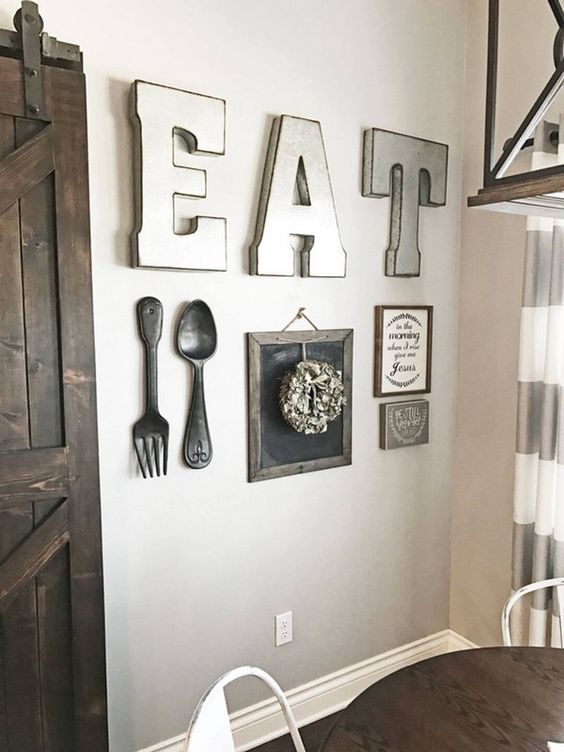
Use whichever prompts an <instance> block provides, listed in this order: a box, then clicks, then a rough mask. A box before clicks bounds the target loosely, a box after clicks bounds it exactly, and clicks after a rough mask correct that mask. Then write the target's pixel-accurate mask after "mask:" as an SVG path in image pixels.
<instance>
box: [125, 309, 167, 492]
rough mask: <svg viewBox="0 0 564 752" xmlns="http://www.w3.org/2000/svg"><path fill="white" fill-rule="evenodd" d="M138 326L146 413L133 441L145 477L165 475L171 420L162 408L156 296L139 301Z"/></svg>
mask: <svg viewBox="0 0 564 752" xmlns="http://www.w3.org/2000/svg"><path fill="white" fill-rule="evenodd" d="M137 315H138V318H139V330H140V332H141V338H142V339H143V342H144V343H145V349H146V356H147V357H146V374H145V379H146V380H145V384H146V394H147V396H146V402H145V414H144V415H143V417H142V418H141V419H140V420H138V421H137V423H136V424H135V425H134V426H133V443H134V445H135V452H136V454H137V459H138V461H139V467H140V468H141V472H142V473H143V477H144V478H146V477H147V473H148V474H149V475H150V476H151V478H152V477H153V476H154V475H155V474H156V475H160V474H161V457H162V468H163V475H166V468H167V462H168V422H167V421H166V420H165V419H164V418H163V416H162V415H161V414H160V412H159V404H158V380H157V345H158V344H159V340H160V338H161V334H162V331H163V306H162V303H161V301H160V300H157V298H142V299H141V300H140V301H139V303H138V304H137Z"/></svg>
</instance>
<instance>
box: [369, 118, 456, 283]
mask: <svg viewBox="0 0 564 752" xmlns="http://www.w3.org/2000/svg"><path fill="white" fill-rule="evenodd" d="M447 163H448V146H447V145H446V144H440V143H437V142H435V141H426V140H424V139H422V138H414V137H412V136H406V135H403V134H401V133H392V132H391V131H383V130H380V129H379V128H370V129H369V130H366V131H364V169H363V184H362V195H363V196H367V197H369V198H384V197H386V196H390V197H391V209H390V245H389V247H388V249H387V250H386V276H388V277H418V276H419V273H420V268H421V253H420V252H419V243H418V230H419V207H420V206H444V205H445V203H446V180H447Z"/></svg>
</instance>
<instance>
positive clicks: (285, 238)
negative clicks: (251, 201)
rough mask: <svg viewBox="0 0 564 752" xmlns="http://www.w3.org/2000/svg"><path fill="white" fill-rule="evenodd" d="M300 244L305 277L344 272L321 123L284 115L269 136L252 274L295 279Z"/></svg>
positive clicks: (252, 258)
mask: <svg viewBox="0 0 564 752" xmlns="http://www.w3.org/2000/svg"><path fill="white" fill-rule="evenodd" d="M296 239H297V240H298V241H299V242H298V244H297V246H294V245H293V241H294V242H295V240H296ZM295 247H297V249H298V250H299V251H300V258H301V274H302V276H304V277H344V276H345V274H346V260H347V254H346V253H345V251H344V250H343V247H342V245H341V239H340V237H339V227H338V224H337V215H336V212H335V205H334V201H333V191H332V189H331V179H330V177H329V169H328V167H327V158H326V156H325V146H324V144H323V136H322V133H321V124H320V123H319V122H318V121H316V120H306V119H305V118H298V117H292V116H290V115H282V116H281V117H278V118H276V119H275V120H274V123H273V124H272V131H271V134H270V143H269V146H268V153H267V157H266V164H265V167H264V177H263V184H262V190H261V196H260V202H259V208H258V216H257V227H256V233H255V239H254V241H253V243H252V245H251V247H250V252H251V273H252V274H264V275H274V276H286V277H291V276H292V275H293V274H295V261H294V256H295V254H294V250H295Z"/></svg>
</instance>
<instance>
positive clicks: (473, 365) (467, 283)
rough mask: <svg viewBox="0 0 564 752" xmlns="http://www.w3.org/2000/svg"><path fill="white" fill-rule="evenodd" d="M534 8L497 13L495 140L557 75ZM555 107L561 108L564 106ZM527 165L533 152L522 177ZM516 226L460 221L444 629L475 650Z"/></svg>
mask: <svg viewBox="0 0 564 752" xmlns="http://www.w3.org/2000/svg"><path fill="white" fill-rule="evenodd" d="M487 5H488V4H487V0H470V2H468V4H467V7H468V36H467V61H466V92H465V116H464V180H463V186H464V190H463V195H464V197H466V196H467V195H469V194H471V193H476V191H477V189H478V188H479V187H481V180H482V159H483V157H482V155H483V133H484V125H483V118H484V97H485V71H486V42H487ZM534 5H535V8H534V16H533V11H532V10H531V9H532V6H531V3H530V2H529V0H511V3H507V2H506V3H502V4H501V8H502V12H503V13H502V16H501V36H500V83H499V102H500V108H499V110H498V116H499V126H500V133H501V134H502V135H501V136H500V139H501V140H504V139H505V138H509V136H510V135H511V133H510V128H511V126H513V128H515V127H516V126H517V124H518V122H519V121H520V119H521V118H522V116H523V115H524V113H525V111H526V110H527V109H528V108H529V107H530V105H531V104H532V101H533V100H534V98H535V97H536V96H537V95H538V93H539V91H540V89H541V87H542V85H543V84H544V82H545V81H546V80H547V78H548V75H549V74H550V73H551V72H552V70H554V66H553V64H552V61H551V50H552V40H553V37H554V30H555V23H554V19H553V17H552V16H551V13H550V10H549V7H548V4H544V3H543V4H538V5H539V7H537V5H536V4H534ZM541 5H542V7H540V6H541ZM545 5H546V8H545V7H544V6H545ZM533 19H534V20H533ZM556 108H557V109H562V99H561V98H560V100H559V101H558V102H557V103H556ZM529 159H530V152H528V155H527V156H525V157H524V158H523V161H522V165H523V169H528V167H527V160H529ZM525 222H526V220H525V218H524V217H519V216H516V215H506V214H497V213H492V212H488V211H481V210H477V209H467V208H464V209H463V212H462V253H461V264H460V332H459V361H458V401H457V431H456V468H455V496H454V508H453V530H452V573H451V591H450V592H451V606H450V613H451V616H450V619H451V627H452V628H453V629H454V630H456V631H457V632H460V633H461V634H463V635H464V636H466V637H468V638H469V639H471V640H472V641H474V642H476V643H478V644H480V645H488V644H499V643H500V641H501V631H500V614H501V609H502V607H503V603H504V601H505V599H506V598H507V596H508V595H509V592H510V574H511V531H512V515H513V468H514V449H515V417H516V400H517V362H518V352H519V319H520V304H521V280H522V267H523V256H524V250H525Z"/></svg>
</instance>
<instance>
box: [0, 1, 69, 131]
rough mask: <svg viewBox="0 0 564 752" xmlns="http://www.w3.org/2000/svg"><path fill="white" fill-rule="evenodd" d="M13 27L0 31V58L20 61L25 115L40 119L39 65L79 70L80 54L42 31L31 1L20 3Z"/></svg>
mask: <svg viewBox="0 0 564 752" xmlns="http://www.w3.org/2000/svg"><path fill="white" fill-rule="evenodd" d="M14 27H15V31H13V30H10V29H0V55H4V56H7V57H16V58H18V59H21V60H22V61H23V64H24V96H25V108H26V115H27V117H30V118H38V119H42V115H43V81H42V74H41V65H42V64H43V65H56V66H58V67H62V68H70V69H73V70H79V71H82V53H81V51H80V47H79V46H78V45H76V44H70V43H68V42H60V41H59V40H58V39H57V38H56V37H52V36H50V35H49V34H47V33H46V32H45V31H43V19H42V18H41V16H40V14H39V8H38V6H37V3H34V2H32V0H23V2H22V7H21V8H20V10H18V11H17V13H16V14H15V16H14Z"/></svg>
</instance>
